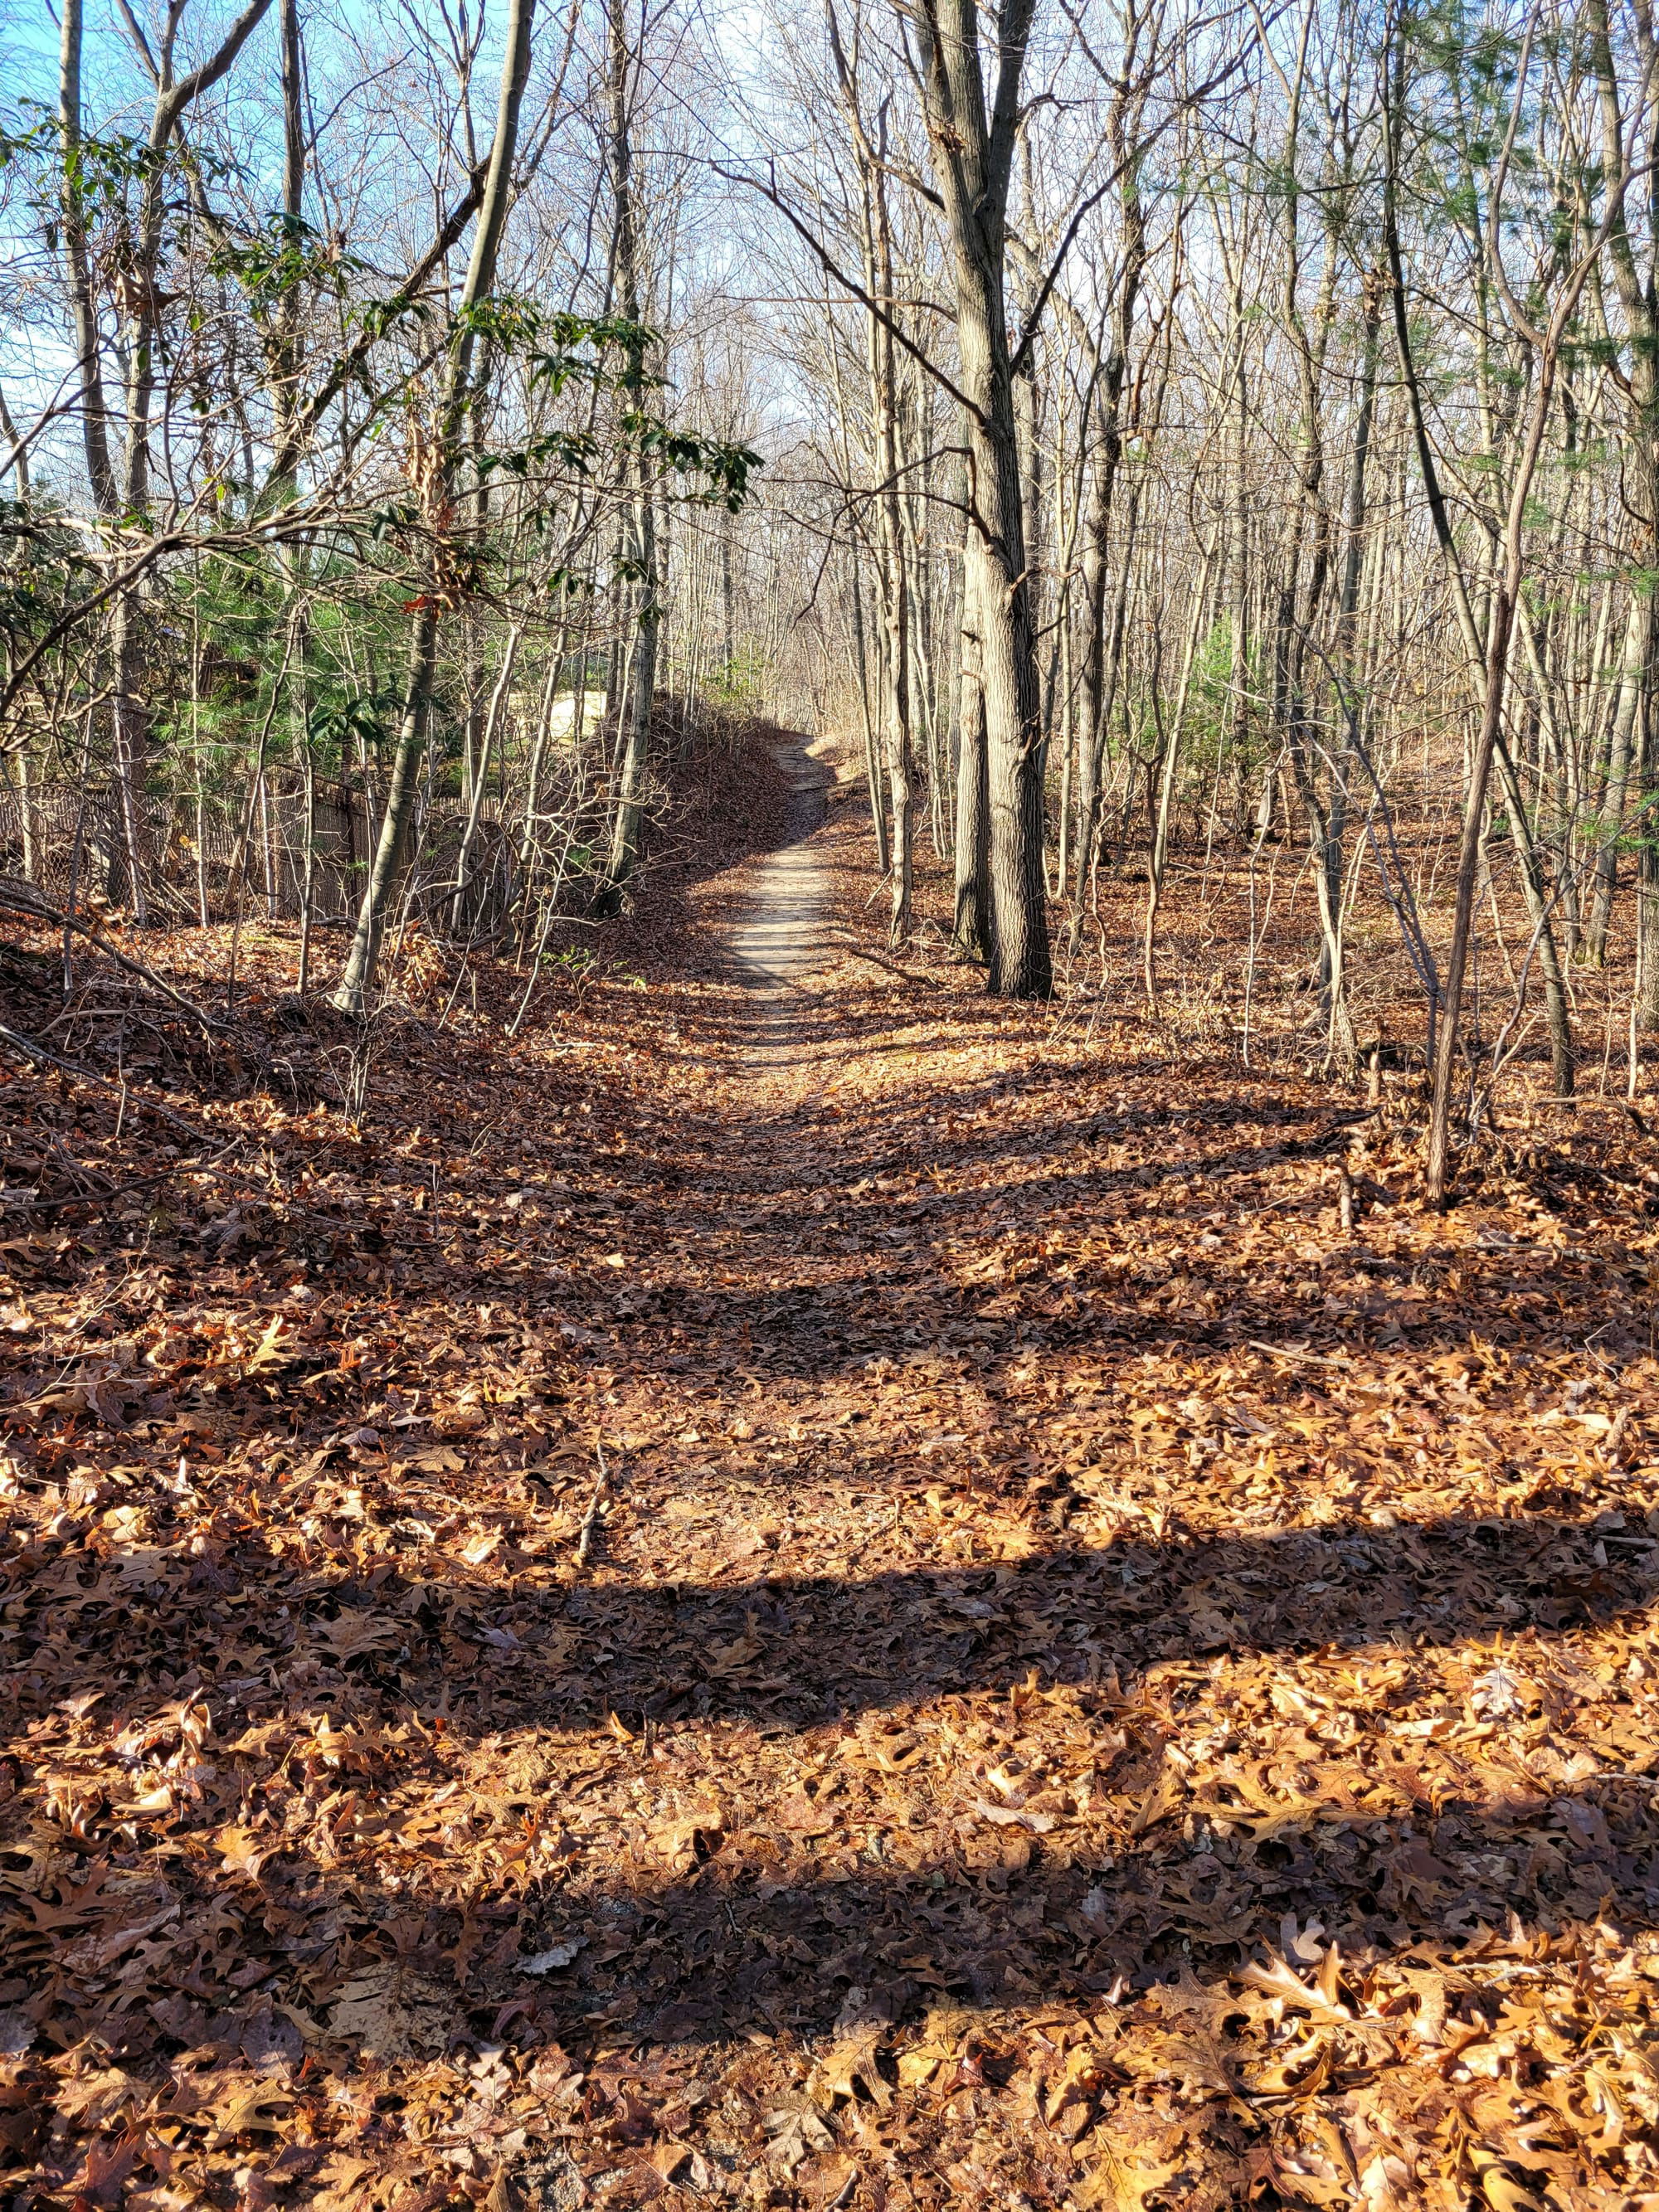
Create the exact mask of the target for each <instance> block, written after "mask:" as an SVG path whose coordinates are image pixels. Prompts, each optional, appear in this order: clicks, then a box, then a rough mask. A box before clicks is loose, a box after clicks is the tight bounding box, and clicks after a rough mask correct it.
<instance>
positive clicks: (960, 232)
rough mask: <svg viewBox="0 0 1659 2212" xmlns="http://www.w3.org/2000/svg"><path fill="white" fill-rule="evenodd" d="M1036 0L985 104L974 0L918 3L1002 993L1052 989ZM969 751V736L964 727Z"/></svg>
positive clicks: (1004, 12) (1012, 27) (1002, 40)
mask: <svg viewBox="0 0 1659 2212" xmlns="http://www.w3.org/2000/svg"><path fill="white" fill-rule="evenodd" d="M1034 4H1035V0H999V4H998V6H997V8H996V11H995V15H994V49H995V52H996V57H997V76H996V85H995V89H994V94H993V97H992V101H991V105H990V106H989V109H988V110H987V103H986V89H985V80H984V75H983V71H982V69H981V57H980V21H979V10H978V8H977V6H976V4H975V0H921V7H920V9H919V11H918V15H917V17H916V29H917V34H918V38H919V41H920V44H921V61H922V74H923V86H924V94H925V99H926V104H927V132H928V139H929V143H930V146H931V150H932V161H933V175H934V179H935V181H936V183H937V185H938V186H939V194H940V197H941V198H942V200H943V202H944V204H945V216H946V221H947V223H948V225H949V229H950V235H951V260H952V264H953V274H954V278H955V290H956V303H957V349H958V356H959V359H960V362H961V365H962V388H963V398H964V399H965V400H966V403H967V404H966V407H965V410H964V413H965V416H966V432H967V445H968V450H969V495H968V497H969V531H968V537H967V543H966V547H965V550H964V556H963V558H964V565H965V567H966V569H967V572H968V591H969V597H970V599H972V601H973V603H974V609H975V619H976V624H977V630H978V660H979V667H978V675H979V690H980V696H981V702H982V705H983V714H984V730H985V800H986V811H987V817H988V836H987V839H986V854H987V869H986V872H987V876H988V878H989V881H988V890H989V905H990V909H991V912H992V915H993V917H994V921H993V927H992V942H991V947H990V974H989V982H990V987H991V988H992V990H993V991H995V992H998V993H1000V994H1002V995H1003V996H1005V997H1008V998H1023V999H1030V998H1046V997H1047V996H1048V993H1049V991H1050V989H1051V988H1052V980H1053V978H1052V968H1051V964H1050V956H1049V947H1048V915H1047V908H1046V902H1045V896H1044V894H1045V888H1046V887H1045V884H1044V880H1043V869H1042V720H1041V715H1040V713H1039V706H1038V699H1037V680H1036V659H1035V655H1034V653H1033V650H1032V637H1031V602H1030V576H1029V574H1028V573H1027V559H1026V546H1025V526H1024V489H1023V485H1022V483H1021V476H1020V461H1019V440H1018V434H1017V431H1016V428H1015V417H1014V392H1013V380H1014V376H1015V374H1016V373H1017V371H1018V369H1019V368H1022V367H1023V366H1024V363H1023V362H1022V361H1021V360H1020V359H1019V358H1018V354H1017V352H1016V351H1015V350H1014V349H1011V347H1010V345H1009V338H1008V323H1007V302H1006V234H1007V211H1008V191H1009V182H1010V176H1011V171H1012V159H1013V152H1014V147H1015V143H1016V141H1017V138H1018V131H1019V125H1020V119H1021V109H1020V99H1019V82H1020V74H1021V70H1022V68H1023V66H1024V57H1025V48H1026V42H1027V40H1028V39H1029V37H1030V28H1031V17H1032V10H1033V7H1034ZM963 740H964V750H965V749H966V741H967V732H966V731H965V730H964V732H963Z"/></svg>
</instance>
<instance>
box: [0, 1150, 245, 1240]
mask: <svg viewBox="0 0 1659 2212" xmlns="http://www.w3.org/2000/svg"><path fill="white" fill-rule="evenodd" d="M241 1141H242V1139H240V1137H233V1138H232V1139H231V1140H230V1142H229V1143H228V1145H222V1146H220V1147H219V1150H218V1151H217V1152H214V1153H212V1154H211V1155H210V1157H209V1158H207V1159H204V1160H173V1161H172V1162H171V1163H170V1164H168V1165H167V1166H166V1167H164V1168H157V1169H156V1170H155V1172H154V1173H153V1174H151V1175H143V1176H134V1177H133V1178H132V1180H131V1182H114V1183H111V1184H110V1186H109V1187H108V1188H107V1189H106V1190H94V1191H84V1192H82V1194H81V1195H80V1196H79V1197H78V1198H41V1197H40V1195H39V1194H36V1195H34V1196H33V1197H29V1198H19V1199H15V1200H11V1201H9V1203H7V1204H6V1205H4V1206H0V1221H9V1220H13V1219H15V1218H16V1217H17V1216H18V1215H20V1214H40V1213H62V1212H64V1211H65V1210H66V1209H67V1208H68V1207H70V1206H94V1205H112V1204H113V1203H114V1202H115V1201H116V1200H118V1199H123V1198H125V1197H127V1196H128V1195H129V1194H131V1192H133V1191H135V1190H148V1189H149V1188H150V1187H151V1186H152V1185H153V1184H155V1183H158V1182H170V1181H171V1180H172V1178H173V1176H192V1175H214V1174H216V1173H218V1172H219V1170H218V1168H217V1163H218V1162H219V1161H220V1160H222V1159H223V1158H224V1157H225V1154H226V1153H227V1152H234V1151H235V1149H236V1147H237V1146H238V1145H240V1143H241ZM77 1164H78V1163H77ZM221 1180H222V1181H223V1182H240V1183H242V1184H243V1185H245V1186H246V1187H250V1188H252V1187H254V1185H253V1177H252V1176H250V1175H249V1174H247V1172H246V1170H233V1172H232V1173H231V1174H230V1175H228V1176H223V1175H221Z"/></svg>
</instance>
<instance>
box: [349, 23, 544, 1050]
mask: <svg viewBox="0 0 1659 2212" xmlns="http://www.w3.org/2000/svg"><path fill="white" fill-rule="evenodd" d="M535 7H536V0H509V4H508V12H507V52H506V53H505V55H504V57H503V58H502V63H501V96H500V100H499V102H498V105H497V108H496V114H495V142H494V143H493V144H492V146H491V147H490V149H489V173H488V175H487V176H486V178H485V180H484V188H483V198H482V200H481V202H480V204H479V209H478V227H477V230H476V232H475V233H474V234H473V240H472V252H471V258H470V259H469V261H468V263H467V270H466V276H465V281H464V283H462V286H461V291H460V297H459V301H457V325H456V328H455V331H454V334H453V337H452V338H451V341H450V356H449V365H448V368H447V370H446V372H445V377H444V388H443V394H442V398H441V403H440V407H439V416H438V434H437V435H438V451H437V473H438V477H439V491H440V495H441V499H442V501H443V503H444V504H446V505H447V498H448V495H449V492H450V490H451V488H452V486H453V480H454V475H455V469H456V464H457V459H458V454H459V443H460V433H461V426H462V422H463V420H464V418H465V413H466V404H467V398H468V394H469V389H470V382H471V366H472V332H471V328H470V327H469V325H468V322H467V320H466V318H467V316H468V313H469V312H470V310H471V309H472V308H473V307H476V306H477V304H478V302H479V301H481V300H483V299H485V298H487V297H488V295H489V290H490V288H491V286H492V285H493V284H494V283H495V264H496V260H497V258H498V257H499V255H500V252H501V234H502V231H503V230H504V229H505V228H506V224H507V204H508V201H509V199H510V197H511V195H512V188H513V154H514V150H515V149H516V147H517V145H518V137H519V116H520V110H521V108H522V107H523V105H524V90H525V84H526V79H527V78H528V76H529V75H530V34H531V27H532V21H533V20H534V16H535ZM431 581H432V584H433V586H434V587H436V586H438V585H439V584H440V581H441V580H440V578H439V577H438V576H437V575H436V574H434V576H433V577H432V580H431ZM439 611H440V598H439V592H438V590H437V589H436V588H433V589H429V590H428V591H426V592H422V594H421V595H420V600H419V603H418V605H416V610H415V615H414V619H413V622H412V623H411V624H410V637H409V663H408V672H407V675H406V678H405V680H404V707H403V714H402V717H401V720H400V721H399V724H398V744H397V750H396V752H395V754H394V755H393V757H392V780H391V784H390V787H389V788H388V790H387V793H386V811H385V813H384V815H383V816H382V817H381V821H380V837H379V839H378V841H377V842H376V846H375V851H374V863H373V865H372V866H371V867H370V870H369V877H368V888H367V889H366V890H365V891H364V893H363V902H362V907H361V908H360V909H359V911H358V915H357V927H356V933H354V935H353V938H352V940H351V950H350V951H349V953H348V955H347V957H346V964H345V972H344V974H343V975H342V976H341V978H340V981H339V985H338V987H337V989H336V991H335V993H334V1004H335V1005H336V1006H337V1007H338V1008H339V1009H340V1011H341V1012H342V1013H349V1014H361V1013H362V1012H363V1010H364V1007H365V1006H367V1004H368V996H369V993H370V992H371V991H372V989H373V988H374V975H375V969H376V967H377V965H378V963H379V960H380V945H381V940H382V939H383V938H384V936H385V933H386V919H387V916H388V915H389V914H390V912H391V908H392V897H393V895H394V893H395V891H396V889H397V884H398V874H399V872H400V869H401V866H402V861H403V847H404V836H405V833H406V832H407V829H408V827H409V818H410V813H411V812H412V811H413V809H414V804H415V788H416V774H417V770H418V768H419V764H420V760H421V756H422V753H423V751H424V750H425V747H426V738H427V726H428V720H429V717H430V714H431V711H432V687H433V681H434V678H435V673H436V665H437V650H438V616H439Z"/></svg>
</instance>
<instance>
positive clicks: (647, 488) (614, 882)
mask: <svg viewBox="0 0 1659 2212" xmlns="http://www.w3.org/2000/svg"><path fill="white" fill-rule="evenodd" d="M627 9H628V0H607V15H608V21H609V25H610V40H611V145H610V156H611V202H612V219H613V222H614V225H615V228H614V231H613V234H612V240H611V253H612V261H611V277H612V296H613V298H614V301H615V303H616V310H617V313H619V314H620V315H621V316H622V317H623V320H624V321H625V322H629V323H635V324H637V323H638V321H639V319H640V298H641V288H640V253H639V237H638V231H637V227H636V221H635V207H634V149H633V137H632V129H631V118H630V116H629V96H630V94H629V80H630V78H631V76H632V73H633V67H634V56H633V52H632V50H631V49H630V47H629V43H628V15H627ZM644 390H645V367H644V363H643V362H642V361H641V358H640V352H639V349H638V348H637V347H635V348H633V349H630V352H629V369H628V376H627V380H626V385H625V391H626V394H627V399H628V404H629V409H630V410H636V409H637V408H638V407H639V405H640V402H641V396H642V394H643V392H644ZM626 466H627V471H628V478H629V482H628V485H627V489H626V492H625V495H624V504H623V529H622V538H623V543H622V555H623V558H622V562H621V566H622V570H623V579H624V592H625V603H626V604H628V605H629V631H630V633H631V634H630V635H629V638H628V643H627V650H626V654H625V657H624V660H623V680H622V683H621V684H620V685H619V687H618V689H617V724H618V727H617V763H618V766H617V793H616V802H615V807H614V811H613V812H612V815H611V856H610V859H609V860H608V862H607V863H606V866H605V879H604V881H603V883H602V884H600V886H599V893H598V896H596V898H595V899H594V902H593V910H594V912H595V913H596V914H601V915H613V914H617V913H618V912H620V910H621V908H622V902H623V894H624V892H625V891H626V890H627V888H628V885H629V883H630V882H631V881H632V879H633V875H634V871H635V868H636V867H637V866H638V865H639V858H640V837H641V829H642V828H643V826H644V821H645V772H646V762H647V751H648V749H649V746H650V742H651V706H652V702H653V700H654V699H655V697H656V696H657V641H658V635H659V630H660V628H661V623H662V603H661V595H660V584H659V574H658V564H657V515H656V507H655V504H654V502H653V499H652V496H651V482H650V472H649V470H648V468H647V463H646V459H645V456H644V454H643V453H641V452H638V451H635V452H632V453H629V456H628V458H627V463H626Z"/></svg>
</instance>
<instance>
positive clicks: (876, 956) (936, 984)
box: [842, 945, 945, 991]
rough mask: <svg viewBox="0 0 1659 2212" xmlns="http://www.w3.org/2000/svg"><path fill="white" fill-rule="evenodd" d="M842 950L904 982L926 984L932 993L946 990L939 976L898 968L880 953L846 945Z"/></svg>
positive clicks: (859, 946) (860, 946) (858, 946)
mask: <svg viewBox="0 0 1659 2212" xmlns="http://www.w3.org/2000/svg"><path fill="white" fill-rule="evenodd" d="M842 951H844V952H850V953H851V954H852V956H853V957H854V960H870V961H873V962H874V963H875V965H876V966H877V967H878V968H884V969H886V970H887V972H888V974H889V975H896V976H898V977H899V979H900V980H901V981H902V982H906V983H925V984H926V985H927V988H928V989H929V990H930V991H942V990H943V989H944V988H945V986H944V984H943V983H941V982H940V981H939V977H938V976H937V975H917V974H916V973H915V969H910V968H899V967H896V966H895V965H894V963H892V961H890V960H884V959H883V958H882V957H881V955H880V953H879V952H866V951H865V949H864V947H863V946H862V945H843V946H842Z"/></svg>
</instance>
